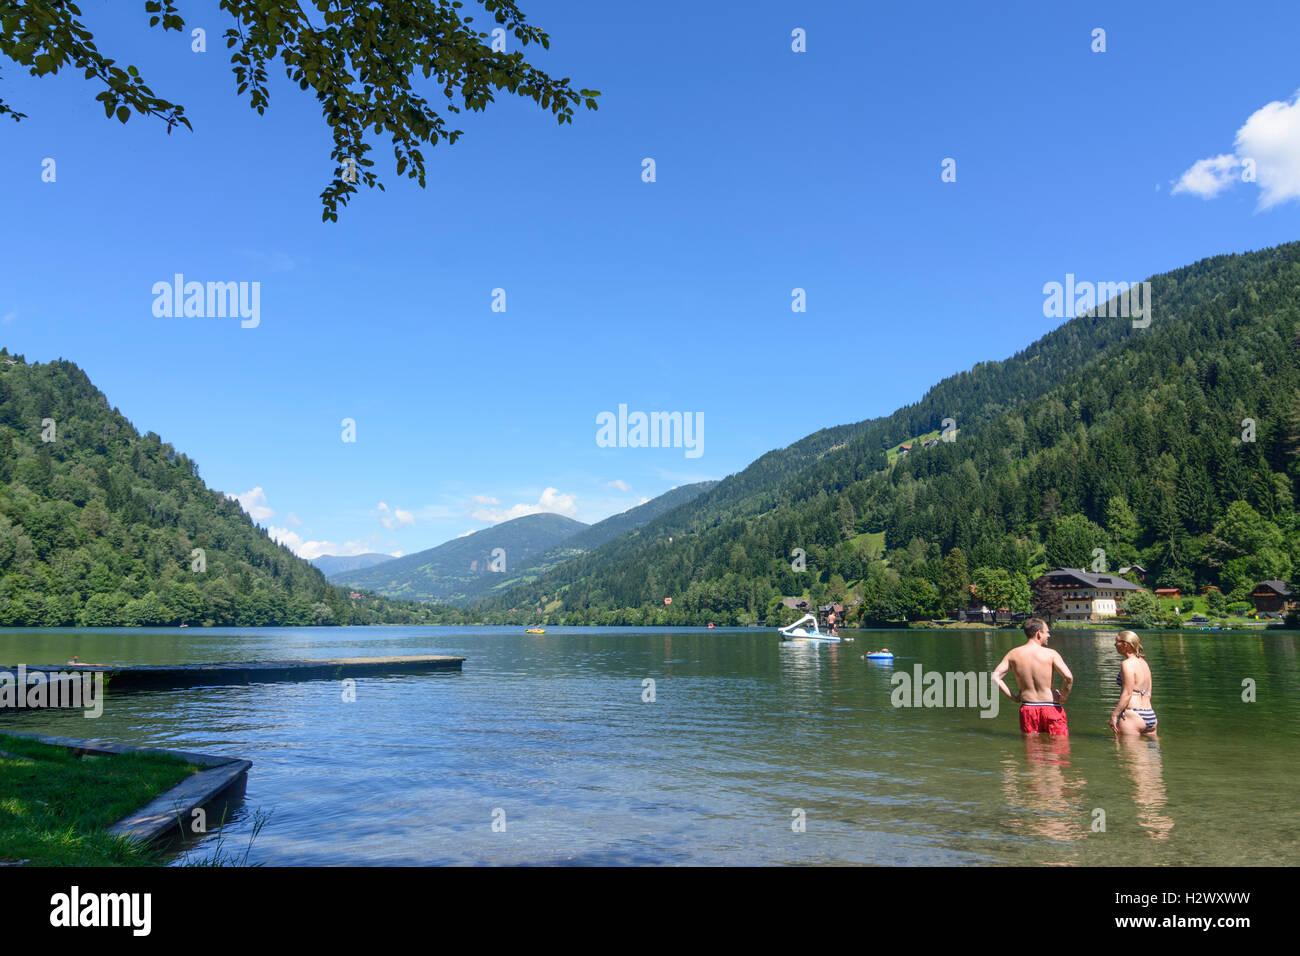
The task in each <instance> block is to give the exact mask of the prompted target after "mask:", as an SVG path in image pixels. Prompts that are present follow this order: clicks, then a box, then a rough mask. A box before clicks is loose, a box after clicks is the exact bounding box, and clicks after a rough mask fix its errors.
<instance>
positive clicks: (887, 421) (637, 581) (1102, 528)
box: [486, 243, 1300, 623]
mask: <svg viewBox="0 0 1300 956" xmlns="http://www.w3.org/2000/svg"><path fill="white" fill-rule="evenodd" d="M1151 301H1152V302H1153V305H1154V311H1153V319H1152V321H1151V324H1150V326H1149V327H1147V328H1136V329H1135V328H1133V327H1132V323H1131V320H1130V319H1128V318H1119V317H1115V318H1107V317H1101V316H1097V315H1086V316H1082V317H1079V318H1075V319H1071V320H1070V321H1068V322H1066V323H1065V324H1064V325H1063V326H1061V327H1060V328H1058V329H1056V330H1054V331H1053V332H1051V333H1049V334H1048V335H1046V336H1044V337H1043V338H1041V339H1039V340H1038V341H1037V342H1035V343H1033V344H1032V345H1031V346H1029V347H1028V348H1027V349H1025V350H1024V351H1022V352H1020V353H1018V354H1017V355H1015V356H1013V357H1012V358H1010V359H1007V360H1005V361H1001V362H985V363H980V364H979V365H976V366H975V367H974V368H973V369H971V370H970V371H969V372H962V373H960V374H958V375H954V376H951V377H949V378H947V379H944V380H943V381H941V382H939V383H938V384H937V385H935V386H934V387H933V388H931V389H930V391H929V392H928V393H926V395H925V396H924V398H922V399H921V401H920V402H918V403H916V404H915V405H911V406H908V407H905V408H902V409H899V410H898V411H897V412H895V413H894V414H892V415H889V416H887V417H885V418H880V419H874V420H871V421H866V422H862V423H859V424H857V425H847V426H839V427H837V428H834V429H828V430H826V431H822V432H818V433H816V434H814V435H811V436H809V437H808V438H805V439H803V440H802V441H800V442H798V443H796V444H795V445H792V446H790V447H789V448H787V449H784V450H780V451H774V452H770V453H768V454H767V455H764V456H763V457H762V458H760V459H759V460H758V461H756V462H755V463H754V464H753V465H751V466H750V467H749V468H747V469H745V470H744V471H742V472H741V473H739V474H737V475H733V476H731V477H729V478H727V479H726V480H725V481H723V482H721V483H720V484H718V485H717V486H716V487H715V488H713V489H712V490H711V491H709V492H707V493H706V494H703V495H701V496H700V497H698V498H697V499H696V500H695V501H693V502H691V503H689V504H686V505H684V506H682V507H679V508H677V509H675V510H673V511H671V512H668V513H667V514H665V515H664V516H662V517H661V518H659V519H657V520H655V521H653V522H651V523H650V524H649V525H647V526H646V527H645V528H643V529H641V531H640V533H639V534H637V535H636V536H623V537H620V538H618V539H615V540H613V541H611V542H609V543H608V544H606V545H605V546H603V547H602V548H600V549H598V550H596V551H594V552H592V553H590V554H587V555H583V556H581V557H578V558H575V559H574V560H572V561H570V562H566V563H565V564H562V565H560V566H559V567H557V568H555V569H554V570H552V571H550V572H548V573H547V574H546V575H543V576H542V577H541V578H539V579H538V580H537V581H536V582H533V583H531V584H526V585H523V586H521V587H518V588H514V589H512V590H511V591H509V592H507V593H506V594H503V595H501V596H500V597H498V598H494V599H493V600H492V601H491V602H489V604H488V605H487V606H486V607H487V608H488V609H497V610H500V609H503V608H508V607H515V606H517V607H519V608H521V609H522V608H528V609H530V611H534V612H536V611H538V610H539V609H540V611H541V612H543V613H544V614H545V619H547V620H554V621H559V620H563V621H567V622H577V621H592V622H596V621H598V622H614V621H623V622H629V623H640V622H646V623H651V622H654V623H658V622H661V621H663V622H697V623H698V622H702V621H703V620H705V619H711V620H717V621H719V622H731V623H747V622H749V621H754V620H759V619H765V618H771V617H774V616H775V614H774V607H775V605H776V602H777V601H778V599H779V598H780V596H782V595H801V594H803V595H807V596H809V597H811V598H813V599H815V600H819V601H823V600H826V599H828V598H830V599H846V598H849V597H850V596H852V595H856V596H859V597H861V598H863V602H862V605H861V607H862V609H863V613H864V618H865V619H868V620H887V619H898V618H901V617H903V616H919V615H923V614H924V615H929V614H935V613H944V612H945V611H946V610H951V609H953V608H955V607H956V606H957V605H958V604H960V603H964V601H965V600H966V598H967V595H968V593H969V592H968V587H969V585H970V584H971V583H975V584H977V585H978V587H979V588H980V590H981V591H982V592H983V593H982V595H981V596H982V597H985V598H987V599H990V600H997V601H998V603H1006V604H1009V605H1012V606H1014V607H1015V608H1016V609H1023V610H1028V609H1029V608H1028V604H1029V600H1030V598H1029V588H1028V582H1029V580H1030V579H1031V578H1032V577H1033V576H1034V575H1035V574H1037V573H1038V572H1040V571H1041V570H1042V569H1044V568H1046V567H1055V566H1058V565H1059V566H1067V567H1092V566H1093V562H1094V561H1096V560H1105V561H1106V564H1107V566H1108V567H1109V568H1111V569H1114V568H1116V567H1118V566H1119V565H1121V564H1129V563H1132V562H1134V561H1140V562H1141V564H1143V565H1144V566H1145V567H1146V568H1147V569H1148V570H1149V572H1150V573H1149V574H1148V577H1147V582H1146V583H1147V584H1148V585H1151V584H1153V583H1155V584H1158V585H1170V586H1178V587H1182V588H1184V589H1192V588H1199V587H1200V586H1203V585H1207V584H1214V585H1216V586H1219V587H1221V588H1222V589H1223V590H1224V591H1225V592H1229V593H1230V595H1231V596H1238V597H1239V596H1241V595H1242V594H1243V593H1244V592H1248V591H1249V590H1250V588H1251V587H1252V586H1253V585H1254V584H1255V583H1257V582H1258V581H1259V580H1262V579H1265V578H1280V579H1283V580H1292V579H1293V578H1292V575H1293V573H1294V572H1295V571H1296V569H1298V568H1300V529H1298V527H1297V519H1296V512H1295V508H1294V495H1295V492H1296V482H1297V479H1300V466H1298V465H1297V453H1298V452H1300V364H1298V363H1297V354H1298V349H1300V340H1298V339H1297V319H1298V318H1300V244H1297V243H1291V244H1287V245H1285V246H1279V247H1276V248H1273V249H1267V250H1262V251H1259V252H1254V253H1250V254H1246V255H1226V256H1218V257H1214V258H1211V259H1206V260H1203V261H1201V262H1198V263H1196V264H1195V265H1191V266H1188V267H1186V268H1183V269H1179V270H1176V271H1174V272H1170V273H1167V274H1164V275H1160V276H1156V277H1154V278H1153V279H1152V280H1151ZM945 418H952V419H954V420H955V422H956V426H957V428H958V429H959V431H958V434H957V439H956V440H955V441H952V442H940V443H938V444H937V445H934V446H932V447H930V448H921V447H920V446H919V444H918V445H917V446H916V447H915V448H914V450H913V452H912V453H911V454H909V455H907V456H905V457H902V458H899V459H897V460H895V461H893V462H890V461H889V460H888V459H887V457H886V455H885V451H886V449H889V448H892V447H894V446H895V445H897V444H898V443H899V442H900V441H907V440H909V439H910V438H912V437H915V436H919V435H924V434H927V433H930V432H934V431H936V430H938V429H940V428H941V427H942V425H943V419H945ZM882 534H883V539H884V547H883V551H882V549H881V548H880V546H879V542H880V538H881V536H882ZM795 548H800V549H803V550H804V552H805V553H806V567H807V570H805V571H797V570H794V569H793V568H792V557H791V552H792V550H793V549H795ZM1097 549H1100V550H1097ZM664 598H672V599H673V603H672V604H671V605H670V606H665V604H664Z"/></svg>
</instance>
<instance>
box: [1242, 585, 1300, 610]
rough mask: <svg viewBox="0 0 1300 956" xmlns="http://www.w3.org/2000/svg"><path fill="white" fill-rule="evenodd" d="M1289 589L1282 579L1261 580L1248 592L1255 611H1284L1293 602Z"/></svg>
mask: <svg viewBox="0 0 1300 956" xmlns="http://www.w3.org/2000/svg"><path fill="white" fill-rule="evenodd" d="M1293 597H1294V595H1293V594H1292V593H1291V589H1290V588H1289V587H1287V586H1286V584H1285V583H1284V582H1282V581H1261V582H1260V583H1259V584H1257V585H1256V586H1255V590H1253V591H1251V592H1250V599H1251V600H1252V601H1254V602H1255V610H1256V611H1286V610H1289V609H1290V607H1291V605H1292V604H1293V603H1294V602H1293V600H1292V598H1293Z"/></svg>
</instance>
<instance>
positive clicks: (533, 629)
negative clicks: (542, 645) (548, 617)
mask: <svg viewBox="0 0 1300 956" xmlns="http://www.w3.org/2000/svg"><path fill="white" fill-rule="evenodd" d="M524 633H525V634H545V633H546V628H544V627H528V628H525V629H524Z"/></svg>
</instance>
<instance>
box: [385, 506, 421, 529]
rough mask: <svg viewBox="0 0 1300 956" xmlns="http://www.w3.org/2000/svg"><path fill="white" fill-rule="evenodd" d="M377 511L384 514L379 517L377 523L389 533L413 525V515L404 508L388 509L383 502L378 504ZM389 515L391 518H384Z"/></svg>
mask: <svg viewBox="0 0 1300 956" xmlns="http://www.w3.org/2000/svg"><path fill="white" fill-rule="evenodd" d="M378 510H379V511H382V512H383V513H384V514H383V515H381V516H380V518H379V522H380V524H382V525H383V526H384V527H385V528H387V529H388V530H389V531H396V530H397V529H398V528H400V527H402V525H407V524H415V515H413V514H412V513H411V512H409V511H407V510H406V509H404V508H395V509H394V508H389V507H388V505H386V504H384V502H382V501H381V502H379V508H378ZM386 515H390V516H391V517H385V516H386Z"/></svg>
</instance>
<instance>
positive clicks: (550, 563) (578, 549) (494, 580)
mask: <svg viewBox="0 0 1300 956" xmlns="http://www.w3.org/2000/svg"><path fill="white" fill-rule="evenodd" d="M716 484H717V482H716V481H701V482H696V483H695V484H693V485H682V486H680V487H677V488H673V489H672V490H671V491H666V492H664V493H663V494H662V495H660V496H659V497H657V498H652V499H651V500H650V501H647V502H646V503H645V504H641V505H637V506H636V507H635V508H629V509H628V510H627V511H624V512H622V513H620V514H616V515H611V516H610V517H608V518H606V519H605V520H604V521H598V522H596V523H595V524H593V525H591V526H589V527H587V528H584V529H583V530H581V531H579V532H577V533H576V534H573V535H570V536H569V537H567V538H565V539H564V540H563V541H561V542H560V543H559V544H558V545H556V546H555V547H553V548H551V549H549V550H547V551H544V552H542V553H540V554H536V555H533V556H532V557H530V558H528V559H526V560H525V561H523V562H522V563H521V564H520V565H519V566H518V567H508V568H507V569H506V573H504V574H494V575H480V576H479V577H477V578H476V579H474V580H473V581H471V582H470V584H469V586H468V587H467V588H466V590H465V600H475V599H479V598H482V597H485V596H488V595H491V594H499V593H502V592H504V591H507V590H509V589H510V588H512V587H515V586H517V585H519V584H523V583H527V582H529V581H533V580H536V579H537V578H538V577H539V576H540V575H542V574H544V573H545V572H546V571H548V570H550V569H551V568H553V567H555V566H556V565H558V564H561V563H562V562H564V561H568V560H570V559H571V558H575V557H577V556H578V555H581V554H586V553H587V552H588V551H592V550H594V549H596V548H598V547H600V546H601V545H602V544H604V543H605V542H606V541H611V540H613V539H614V538H617V537H618V536H619V535H622V534H627V533H629V532H634V531H636V529H638V528H640V527H643V526H644V525H647V524H649V523H650V522H651V521H653V520H654V519H655V518H657V517H659V516H660V515H661V514H664V513H665V512H667V511H671V510H672V509H674V508H676V507H678V506H680V505H683V504H685V503H686V502H688V501H692V500H694V499H695V498H697V497H698V496H700V495H701V494H703V493H704V492H706V491H708V490H709V489H710V488H712V487H713V486H714V485H716Z"/></svg>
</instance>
